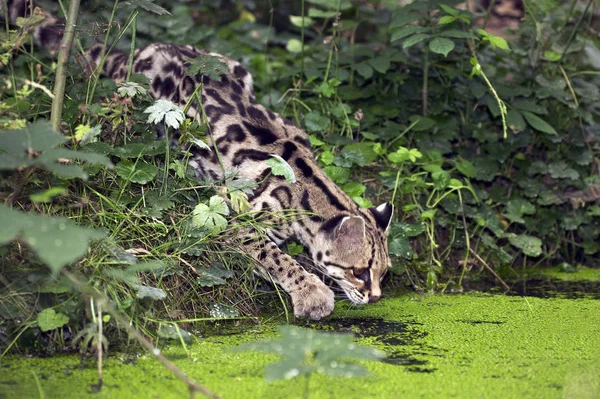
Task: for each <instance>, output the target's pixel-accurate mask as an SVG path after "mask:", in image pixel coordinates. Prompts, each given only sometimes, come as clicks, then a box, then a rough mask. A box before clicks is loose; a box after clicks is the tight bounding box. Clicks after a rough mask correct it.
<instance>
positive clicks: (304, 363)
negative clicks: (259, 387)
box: [234, 326, 385, 380]
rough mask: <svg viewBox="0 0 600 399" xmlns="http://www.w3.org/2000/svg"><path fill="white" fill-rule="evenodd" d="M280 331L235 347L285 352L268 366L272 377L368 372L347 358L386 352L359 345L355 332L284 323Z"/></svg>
mask: <svg viewBox="0 0 600 399" xmlns="http://www.w3.org/2000/svg"><path fill="white" fill-rule="evenodd" d="M280 332H281V338H279V339H272V340H267V341H259V342H251V343H248V344H244V345H241V346H238V347H237V348H234V351H248V350H251V351H264V352H272V353H275V354H278V355H280V356H282V357H283V359H282V360H281V361H278V362H275V363H272V364H270V365H269V366H267V369H266V377H267V379H268V380H274V379H292V378H295V377H298V376H301V375H306V374H310V373H315V372H316V373H323V374H327V375H332V376H344V377H355V376H360V375H365V370H364V369H363V368H362V367H360V366H359V367H356V366H357V365H355V364H353V363H347V362H346V361H345V359H347V358H357V359H364V360H379V359H381V358H383V357H384V356H385V355H384V354H383V353H382V352H380V351H378V350H376V349H372V348H366V347H362V346H359V345H356V344H355V343H354V342H353V338H354V337H353V335H352V334H337V333H335V334H332V333H325V332H320V331H315V330H310V329H303V328H299V327H294V326H284V327H280ZM350 365H351V366H350ZM338 368H339V369H340V370H337V369H338Z"/></svg>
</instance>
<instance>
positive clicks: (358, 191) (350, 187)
mask: <svg viewBox="0 0 600 399" xmlns="http://www.w3.org/2000/svg"><path fill="white" fill-rule="evenodd" d="M366 189H367V186H365V185H364V184H360V183H356V182H350V183H346V184H344V185H343V186H342V190H344V192H345V193H346V194H348V196H350V197H359V196H361V195H363V193H364V192H365V190H366Z"/></svg>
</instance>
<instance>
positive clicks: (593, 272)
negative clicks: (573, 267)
mask: <svg viewBox="0 0 600 399" xmlns="http://www.w3.org/2000/svg"><path fill="white" fill-rule="evenodd" d="M538 274H540V275H542V276H546V277H551V278H557V279H559V280H563V281H600V268H591V267H585V266H583V267H580V268H577V271H576V272H574V273H568V272H564V271H561V270H559V268H548V269H542V270H540V271H539V273H538Z"/></svg>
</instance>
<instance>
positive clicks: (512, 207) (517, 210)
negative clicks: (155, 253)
mask: <svg viewBox="0 0 600 399" xmlns="http://www.w3.org/2000/svg"><path fill="white" fill-rule="evenodd" d="M535 212H536V209H535V206H533V205H532V204H531V202H529V201H527V200H524V199H513V200H510V201H508V204H506V212H505V213H503V215H504V216H505V217H506V218H507V219H508V220H510V221H511V222H515V223H521V224H524V223H525V220H524V219H523V215H533V214H535Z"/></svg>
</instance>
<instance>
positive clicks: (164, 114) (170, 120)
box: [144, 99, 185, 129]
mask: <svg viewBox="0 0 600 399" xmlns="http://www.w3.org/2000/svg"><path fill="white" fill-rule="evenodd" d="M144 113H146V114H150V115H148V123H154V124H158V123H161V122H163V121H164V123H165V125H166V126H169V127H172V128H173V129H179V125H181V122H183V120H184V119H185V115H184V113H183V110H182V109H181V108H179V107H178V106H177V105H176V104H174V103H172V102H171V101H168V100H162V99H160V100H156V102H155V103H154V104H153V105H151V106H149V107H148V108H146V109H145V110H144Z"/></svg>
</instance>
